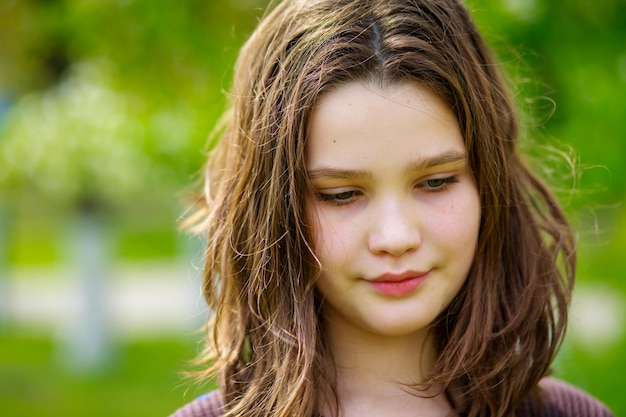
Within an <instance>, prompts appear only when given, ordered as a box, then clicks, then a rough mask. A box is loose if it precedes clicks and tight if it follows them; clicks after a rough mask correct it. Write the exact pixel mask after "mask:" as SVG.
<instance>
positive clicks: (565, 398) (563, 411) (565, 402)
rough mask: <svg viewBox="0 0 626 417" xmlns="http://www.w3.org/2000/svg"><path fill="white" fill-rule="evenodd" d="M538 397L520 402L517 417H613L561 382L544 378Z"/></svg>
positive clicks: (575, 389)
mask: <svg viewBox="0 0 626 417" xmlns="http://www.w3.org/2000/svg"><path fill="white" fill-rule="evenodd" d="M539 388H540V389H539V390H538V395H536V396H535V397H534V398H532V399H531V398H530V397H529V398H527V399H526V400H524V401H522V403H521V404H520V405H519V407H518V408H517V410H516V413H515V415H516V416H517V417H568V416H576V417H613V413H611V411H610V410H609V409H608V408H607V407H606V406H605V405H604V404H602V403H601V402H600V401H598V400H597V399H595V398H593V397H592V396H591V395H589V394H587V393H586V392H584V391H582V390H580V389H578V388H576V387H573V386H572V385H569V384H567V383H565V382H563V381H559V380H557V379H553V378H544V379H542V380H541V382H540V383H539Z"/></svg>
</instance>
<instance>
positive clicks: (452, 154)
mask: <svg viewBox="0 0 626 417" xmlns="http://www.w3.org/2000/svg"><path fill="white" fill-rule="evenodd" d="M465 159H466V158H465V153H463V152H459V151H456V150H449V151H445V152H443V153H441V154H438V155H435V156H431V157H425V158H419V159H417V160H415V161H411V162H409V163H408V164H407V165H406V167H405V168H404V173H405V174H410V173H413V172H416V171H422V170H425V169H428V168H433V167H436V166H440V165H447V164H452V163H459V162H464V161H465ZM308 175H309V179H311V180H316V179H338V178H341V179H372V174H371V173H370V172H369V171H365V170H350V169H338V168H328V167H323V168H318V169H313V170H310V171H308Z"/></svg>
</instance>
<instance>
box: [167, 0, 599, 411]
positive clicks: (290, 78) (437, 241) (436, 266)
mask: <svg viewBox="0 0 626 417" xmlns="http://www.w3.org/2000/svg"><path fill="white" fill-rule="evenodd" d="M232 100H233V102H232V110H231V111H230V112H229V113H228V115H227V118H226V125H225V128H224V130H223V134H222V135H221V140H220V141H219V143H217V145H216V147H215V149H214V152H213V154H212V156H211V158H210V160H209V164H208V168H207V178H206V187H205V192H204V194H203V198H202V200H201V201H202V203H201V204H199V207H198V210H197V211H196V212H195V213H196V214H195V216H194V217H193V218H192V219H191V221H192V222H194V223H195V224H196V225H197V227H198V228H199V229H200V230H201V231H202V232H203V233H205V234H206V236H207V237H208V247H207V250H206V265H205V272H204V287H203V289H204V295H205V297H206V300H207V302H208V305H209V307H210V308H211V309H212V310H213V311H214V312H215V315H214V321H213V324H212V327H211V329H212V330H211V333H210V334H209V337H208V343H207V346H208V347H207V350H206V351H205V353H204V354H203V355H202V357H201V358H200V364H201V365H202V368H203V370H202V371H201V372H199V375H200V377H201V378H202V379H204V380H206V379H207V378H210V377H211V376H212V375H214V374H219V376H220V378H219V387H220V389H219V391H215V392H213V393H210V394H209V395H207V396H205V397H202V398H200V399H198V400H196V401H194V402H192V403H190V404H188V405H187V406H185V407H183V408H182V409H180V410H179V411H178V412H176V413H175V414H174V416H177V417H183V416H229V417H235V416H238V417H244V416H245V417H254V416H280V417H286V416H299V417H300V416H326V417H331V416H346V417H351V416H360V417H367V416H460V415H463V416H471V417H474V416H494V417H500V416H513V415H518V416H527V415H546V416H557V415H559V416H560V415H563V416H569V415H580V416H583V415H585V416H586V415H589V416H596V415H597V416H600V415H602V416H609V415H610V413H609V411H608V410H607V409H606V408H605V407H604V406H602V405H601V404H599V403H598V402H597V401H596V400H594V399H592V398H591V397H589V396H588V395H586V394H584V393H582V392H580V391H577V390H576V389H574V388H572V387H569V386H567V385H565V384H564V383H561V382H556V381H554V380H551V379H546V378H544V377H546V375H547V374H548V373H549V367H550V363H551V362H552V360H553V359H554V357H555V355H556V352H557V349H558V347H559V345H560V343H561V341H562V339H563V334H564V331H565V327H566V323H567V309H568V304H569V299H570V293H571V291H572V284H573V280H574V267H575V250H574V240H573V237H572V232H571V230H570V228H569V226H568V223H567V221H566V219H565V217H564V215H563V212H562V211H561V209H560V208H559V206H558V204H557V202H556V201H555V199H554V198H553V196H552V195H551V194H550V192H549V191H548V190H547V189H546V187H545V186H544V185H543V184H542V183H541V182H540V181H539V180H538V179H537V178H536V177H535V176H534V175H533V174H531V173H530V172H529V171H528V169H527V168H526V166H525V165H524V164H523V163H522V161H521V159H520V155H519V153H518V149H517V138H518V121H517V117H516V113H515V109H514V108H513V104H512V101H511V98H510V97H509V95H508V93H507V90H506V88H505V86H504V84H503V81H502V78H501V75H500V74H499V65H498V64H497V63H496V61H494V59H493V57H492V55H491V53H490V51H489V49H488V47H487V45H486V44H485V42H484V40H483V38H482V37H481V36H480V34H479V33H478V31H477V29H476V27H475V25H474V24H473V22H472V20H471V18H470V16H469V14H468V12H467V10H466V8H465V7H464V6H463V5H462V4H460V3H458V2H457V1H456V0H287V1H285V2H283V3H282V4H279V5H277V6H276V7H275V8H274V9H273V11H271V12H270V13H269V14H268V15H267V16H266V17H265V18H264V20H263V21H262V22H261V23H260V25H259V27H258V29H257V30H256V31H255V32H254V33H253V35H252V37H251V38H250V40H249V41H248V43H247V44H246V45H245V46H244V47H243V49H242V51H241V55H240V57H239V61H238V63H237V67H236V70H235V82H234V87H233V93H232Z"/></svg>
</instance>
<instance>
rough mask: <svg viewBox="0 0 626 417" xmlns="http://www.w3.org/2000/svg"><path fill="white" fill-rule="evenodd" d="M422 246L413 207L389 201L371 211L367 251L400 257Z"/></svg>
mask: <svg viewBox="0 0 626 417" xmlns="http://www.w3.org/2000/svg"><path fill="white" fill-rule="evenodd" d="M421 244H422V236H421V233H420V227H419V221H418V219H417V212H416V208H415V207H414V205H411V204H407V203H405V202H401V201H397V200H391V201H388V202H386V203H384V204H381V205H380V206H379V207H378V208H377V209H375V210H372V213H371V218H370V230H369V237H368V245H369V250H370V251H371V252H372V253H374V254H377V255H384V254H386V255H391V256H400V255H402V254H404V253H406V252H410V251H413V250H416V249H417V248H418V247H419V246H420V245H421Z"/></svg>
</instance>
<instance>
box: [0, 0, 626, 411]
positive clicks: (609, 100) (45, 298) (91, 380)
mask: <svg viewBox="0 0 626 417" xmlns="http://www.w3.org/2000/svg"><path fill="white" fill-rule="evenodd" d="M468 3H469V8H470V10H471V11H472V13H473V15H474V17H475V19H476V20H477V22H478V25H479V27H480V28H481V30H483V32H484V34H485V36H486V37H487V39H488V41H489V42H490V43H491V44H492V46H493V47H494V48H495V50H496V52H497V54H498V55H499V56H500V57H501V58H502V60H503V62H504V66H505V68H506V70H507V71H508V73H509V74H510V77H511V80H512V81H513V83H514V84H515V85H516V87H515V89H514V91H515V95H516V97H517V100H518V104H519V106H520V108H521V110H522V113H523V115H524V118H523V120H524V131H525V132H526V133H527V135H528V137H529V138H531V139H527V140H525V141H524V142H523V147H524V149H525V150H526V151H527V152H528V154H529V155H530V156H531V157H532V160H535V161H537V160H538V161H540V162H541V165H538V166H541V167H542V168H541V172H540V173H541V175H542V176H543V177H544V178H545V179H546V181H548V182H549V183H550V185H552V186H553V187H554V189H555V190H556V191H557V194H558V196H559V198H560V199H561V201H562V203H563V204H564V205H565V207H566V210H567V212H568V214H569V216H570V218H571V220H572V223H573V224H574V226H575V227H576V229H577V230H578V232H579V274H578V284H577V289H576V293H575V299H574V303H573V311H574V313H573V317H572V322H571V327H570V331H569V333H568V336H567V339H566V341H565V344H564V346H563V349H562V350H561V353H560V354H559V357H558V359H557V361H556V363H555V367H554V368H555V375H556V376H557V377H560V378H563V379H565V380H568V381H570V382H572V383H574V384H576V385H578V386H580V387H582V388H584V389H586V390H587V391H589V392H591V393H593V394H594V395H596V396H597V397H598V398H600V399H601V400H603V401H604V402H606V403H607V404H608V405H609V406H610V407H611V408H612V409H613V411H614V412H615V413H616V415H618V416H619V415H622V416H626V400H624V396H623V374H624V371H626V335H625V330H626V307H625V304H624V297H626V280H625V279H624V278H625V277H626V252H625V248H626V208H625V207H624V200H625V197H626V106H625V104H626V2H624V1H623V0H599V1H594V2H590V1H587V0H565V1H553V0H490V1H487V0H472V1H469V2H468ZM266 4H267V1H264V0H187V1H184V2H181V1H177V0H45V1H44V0H1V1H0V415H2V416H7V417H9V416H10V417H21V416H42V417H43V416H63V417H72V416H84V415H90V416H94V417H99V416H118V417H123V416H156V415H167V414H169V413H170V412H171V411H173V410H174V409H175V408H177V407H178V406H180V405H182V404H183V403H184V402H186V401H189V400H190V399H192V398H194V397H195V396H196V395H199V394H200V393H201V392H202V391H203V390H205V389H207V387H196V386H193V385H191V384H189V383H188V382H187V381H185V380H184V379H183V378H181V376H180V374H179V372H180V371H181V370H183V369H185V368H187V367H188V363H187V361H188V360H189V359H191V358H192V357H193V356H194V355H195V353H196V352H197V350H198V345H197V340H198V339H199V338H200V335H201V332H199V331H198V330H197V329H198V328H199V326H200V325H201V323H203V321H204V319H205V316H206V314H207V312H206V309H205V308H204V304H203V302H202V300H201V299H200V297H199V295H198V292H199V290H198V288H199V286H200V283H199V279H200V278H199V276H200V273H199V269H200V267H201V265H202V256H201V247H202V242H201V239H200V238H196V237H190V236H187V235H185V234H183V233H181V232H179V231H178V226H179V218H180V216H181V214H183V212H184V209H185V204H186V203H185V201H186V198H188V197H189V196H190V195H191V193H192V191H193V189H194V186H197V185H198V178H199V172H200V169H201V166H202V163H203V160H204V158H205V154H206V145H205V144H206V139H207V137H208V134H209V132H210V131H211V130H212V128H213V126H214V124H215V123H216V121H217V119H218V117H219V115H220V113H221V112H222V111H223V110H224V108H225V103H226V96H227V91H228V89H229V86H230V79H231V76H232V69H233V63H234V60H235V59H236V55H237V52H238V50H239V47H240V46H241V44H242V43H243V42H244V40H245V39H246V37H247V36H248V35H249V34H250V33H251V31H252V29H253V27H254V26H255V24H256V22H257V21H258V19H259V17H260V16H261V15H262V14H263V10H264V8H265V6H266ZM563 155H568V156H569V157H570V158H569V162H568V159H567V158H563Z"/></svg>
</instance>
